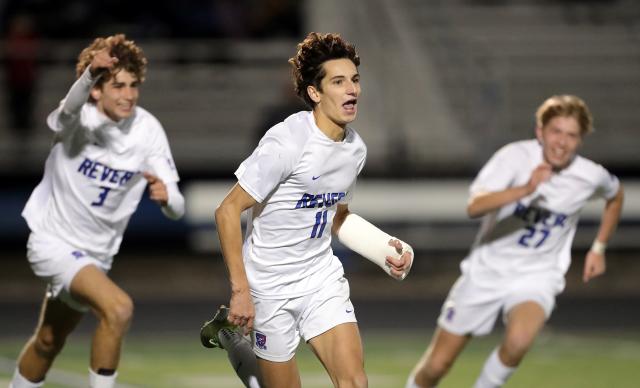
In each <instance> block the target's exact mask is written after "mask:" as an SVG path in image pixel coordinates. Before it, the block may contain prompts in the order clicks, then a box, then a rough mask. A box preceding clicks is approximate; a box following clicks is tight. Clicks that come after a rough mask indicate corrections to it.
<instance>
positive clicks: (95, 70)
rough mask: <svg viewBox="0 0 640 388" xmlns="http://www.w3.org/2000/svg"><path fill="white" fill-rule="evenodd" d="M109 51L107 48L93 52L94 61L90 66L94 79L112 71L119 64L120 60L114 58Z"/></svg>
mask: <svg viewBox="0 0 640 388" xmlns="http://www.w3.org/2000/svg"><path fill="white" fill-rule="evenodd" d="M109 50H110V49H109V48H108V47H105V48H103V49H102V50H98V51H94V52H92V54H93V59H92V60H91V64H90V65H89V72H90V73H91V77H92V78H96V77H98V76H100V75H101V74H102V73H104V72H106V71H111V70H112V69H113V68H114V67H115V66H116V64H117V63H118V58H116V57H112V56H111V53H110V52H109Z"/></svg>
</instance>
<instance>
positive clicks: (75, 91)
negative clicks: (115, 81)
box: [50, 48, 118, 130]
mask: <svg viewBox="0 0 640 388" xmlns="http://www.w3.org/2000/svg"><path fill="white" fill-rule="evenodd" d="M117 63H118V58H116V57H112V56H111V55H110V54H109V49H108V48H104V49H102V50H100V51H98V52H96V54H95V56H94V57H93V60H92V61H91V65H90V66H88V67H87V69H86V70H85V72H84V73H82V75H81V76H80V77H79V78H78V79H77V80H76V82H74V84H73V85H72V86H71V89H69V92H68V93H67V95H66V96H65V98H64V101H63V103H62V106H61V107H60V115H59V116H58V120H59V123H60V124H61V126H59V125H55V124H56V123H50V126H51V127H52V128H53V129H58V130H60V129H62V128H67V127H68V126H69V124H70V123H71V122H73V120H75V119H76V117H77V115H78V114H79V113H80V109H81V108H82V105H83V104H84V103H85V102H87V99H88V98H89V95H90V93H91V88H92V87H93V86H94V85H95V84H96V82H97V81H98V78H100V76H101V75H102V74H103V73H104V72H105V71H110V70H111V69H113V68H114V66H115V65H116V64H117ZM51 124H54V125H51Z"/></svg>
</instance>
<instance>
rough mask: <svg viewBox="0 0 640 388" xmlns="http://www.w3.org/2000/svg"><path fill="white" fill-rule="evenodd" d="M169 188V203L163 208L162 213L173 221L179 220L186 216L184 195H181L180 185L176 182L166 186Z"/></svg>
mask: <svg viewBox="0 0 640 388" xmlns="http://www.w3.org/2000/svg"><path fill="white" fill-rule="evenodd" d="M165 186H166V187H167V195H168V196H169V200H168V201H167V205H166V206H162V207H161V208H160V209H162V213H163V214H164V215H165V216H166V217H167V218H170V219H172V220H174V221H175V220H179V219H180V218H182V216H183V215H184V210H185V209H184V197H183V196H182V193H180V189H179V188H178V184H177V183H175V182H170V183H167V184H165Z"/></svg>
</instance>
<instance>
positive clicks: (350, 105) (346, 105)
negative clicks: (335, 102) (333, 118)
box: [342, 98, 358, 111]
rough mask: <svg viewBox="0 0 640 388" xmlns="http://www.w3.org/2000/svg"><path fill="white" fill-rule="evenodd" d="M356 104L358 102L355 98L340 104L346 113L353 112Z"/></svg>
mask: <svg viewBox="0 0 640 388" xmlns="http://www.w3.org/2000/svg"><path fill="white" fill-rule="evenodd" d="M357 104H358V100H357V99H356V98H352V99H350V100H348V101H346V102H345V103H344V104H342V107H343V108H344V109H345V110H347V111H354V110H355V109H356V105H357Z"/></svg>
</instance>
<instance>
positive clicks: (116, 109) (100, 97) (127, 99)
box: [91, 70, 140, 121]
mask: <svg viewBox="0 0 640 388" xmlns="http://www.w3.org/2000/svg"><path fill="white" fill-rule="evenodd" d="M139 86H140V82H139V81H138V78H137V77H136V76H135V75H134V74H132V73H129V72H128V71H126V70H120V71H119V72H117V73H116V74H115V75H114V76H113V77H111V79H110V80H109V81H106V82H105V83H103V84H102V87H101V88H93V89H92V90H91V96H92V97H93V98H94V99H95V100H96V106H97V107H98V110H99V111H100V112H102V113H104V114H105V115H106V116H107V117H109V118H110V119H111V120H113V121H120V120H122V119H126V118H128V117H130V116H131V115H132V114H133V112H134V110H135V107H136V104H137V103H138V96H139V90H138V87H139Z"/></svg>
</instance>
